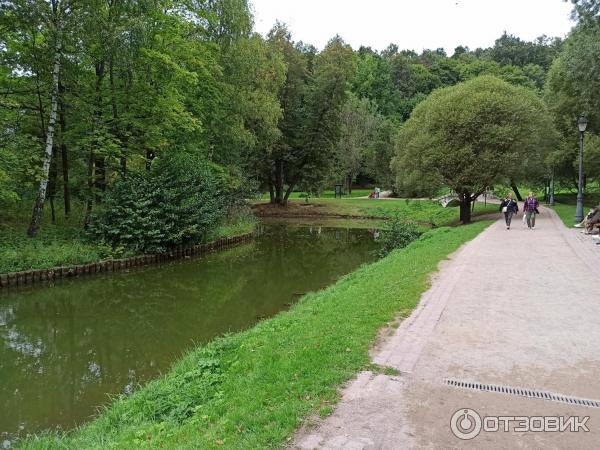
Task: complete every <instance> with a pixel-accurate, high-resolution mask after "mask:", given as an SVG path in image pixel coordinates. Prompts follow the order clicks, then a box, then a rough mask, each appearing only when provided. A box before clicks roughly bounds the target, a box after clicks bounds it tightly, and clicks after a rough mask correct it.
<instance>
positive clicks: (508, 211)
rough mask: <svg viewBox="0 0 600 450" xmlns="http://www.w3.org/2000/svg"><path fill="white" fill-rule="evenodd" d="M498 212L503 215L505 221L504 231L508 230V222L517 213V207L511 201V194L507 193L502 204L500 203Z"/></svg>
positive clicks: (515, 203)
mask: <svg viewBox="0 0 600 450" xmlns="http://www.w3.org/2000/svg"><path fill="white" fill-rule="evenodd" d="M500 211H502V212H503V213H504V220H505V221H506V229H507V230H510V222H511V221H512V216H513V214H516V213H518V212H519V205H518V204H517V202H515V201H514V200H513V196H512V193H509V194H508V195H507V196H506V198H505V199H504V200H502V203H500Z"/></svg>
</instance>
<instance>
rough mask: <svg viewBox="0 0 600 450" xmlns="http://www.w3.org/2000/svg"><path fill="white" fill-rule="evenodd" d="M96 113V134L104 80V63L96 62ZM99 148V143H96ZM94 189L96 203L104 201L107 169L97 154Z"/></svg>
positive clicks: (99, 119) (99, 121)
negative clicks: (103, 194)
mask: <svg viewBox="0 0 600 450" xmlns="http://www.w3.org/2000/svg"><path fill="white" fill-rule="evenodd" d="M95 66H96V111H95V113H94V115H95V119H96V130H95V131H96V132H98V131H99V130H100V126H101V124H102V82H103V80H104V61H99V62H96V64H95ZM94 146H98V142H95V143H94ZM94 188H95V191H96V192H95V193H96V195H95V197H96V203H100V202H101V201H102V193H103V192H104V191H105V190H106V167H105V164H104V157H103V156H100V155H98V153H97V152H95V156H94Z"/></svg>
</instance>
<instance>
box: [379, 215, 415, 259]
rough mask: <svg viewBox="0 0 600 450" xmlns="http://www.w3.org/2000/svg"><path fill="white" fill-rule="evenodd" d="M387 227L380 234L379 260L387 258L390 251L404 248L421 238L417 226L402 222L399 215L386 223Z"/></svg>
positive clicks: (412, 223)
mask: <svg viewBox="0 0 600 450" xmlns="http://www.w3.org/2000/svg"><path fill="white" fill-rule="evenodd" d="M388 224H389V227H388V228H386V229H385V230H383V231H382V232H381V236H380V238H379V241H380V243H381V247H380V249H379V251H378V255H379V257H380V258H383V257H385V256H387V255H388V254H389V253H390V252H391V251H392V250H394V249H397V248H404V247H406V246H407V245H408V244H410V243H411V242H412V241H414V240H416V239H418V238H419V236H421V232H420V231H419V229H418V227H417V224H415V223H414V222H408V221H406V220H404V219H403V218H402V217H401V216H400V215H399V214H397V215H395V216H394V217H392V218H391V219H390V220H389V221H388Z"/></svg>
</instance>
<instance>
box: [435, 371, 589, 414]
mask: <svg viewBox="0 0 600 450" xmlns="http://www.w3.org/2000/svg"><path fill="white" fill-rule="evenodd" d="M444 383H445V384H447V385H448V386H453V387H457V388H462V389H471V390H475V391H484V392H496V393H498V394H507V395H516V396H519V397H528V398H538V399H540V400H548V401H551V402H559V403H567V404H569V405H577V406H587V407H589V408H600V400H592V399H587V398H579V397H573V396H570V395H563V394H557V393H556V392H547V391H537V390H534V389H526V388H520V387H513V386H501V385H497V384H485V383H477V382H469V381H461V380H454V379H449V378H448V379H446V380H444Z"/></svg>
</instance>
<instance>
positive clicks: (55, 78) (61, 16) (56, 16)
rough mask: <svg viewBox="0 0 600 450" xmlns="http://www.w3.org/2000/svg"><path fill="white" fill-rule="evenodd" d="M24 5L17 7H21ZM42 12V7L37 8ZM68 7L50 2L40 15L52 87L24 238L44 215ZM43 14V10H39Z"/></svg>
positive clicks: (33, 231)
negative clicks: (39, 168)
mask: <svg viewBox="0 0 600 450" xmlns="http://www.w3.org/2000/svg"><path fill="white" fill-rule="evenodd" d="M25 6H26V5H19V7H25ZM37 6H38V8H40V9H41V8H42V5H37ZM69 9H70V6H69V5H68V4H66V3H65V2H63V1H60V0H51V2H50V9H49V10H48V9H46V10H45V11H44V15H43V16H42V17H43V22H42V24H43V25H44V26H46V27H47V28H48V37H49V38H50V39H49V41H50V42H52V46H51V51H52V55H53V57H52V85H51V92H52V93H51V100H50V113H49V119H48V125H47V130H46V146H45V152H44V157H43V163H42V171H41V180H40V183H39V188H38V192H37V198H36V201H35V205H34V207H33V213H32V215H31V222H30V224H29V229H28V230H27V234H28V235H29V236H35V235H36V234H37V232H38V230H39V228H40V223H41V220H42V214H43V211H44V202H45V201H46V191H47V188H48V180H49V174H50V166H51V163H52V156H53V149H54V131H55V126H56V119H57V114H58V95H59V91H58V85H59V81H60V80H59V77H60V67H61V59H62V45H63V33H64V31H65V30H64V28H65V20H66V16H67V15H68V14H69V13H70V11H69ZM42 11H43V10H42Z"/></svg>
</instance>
